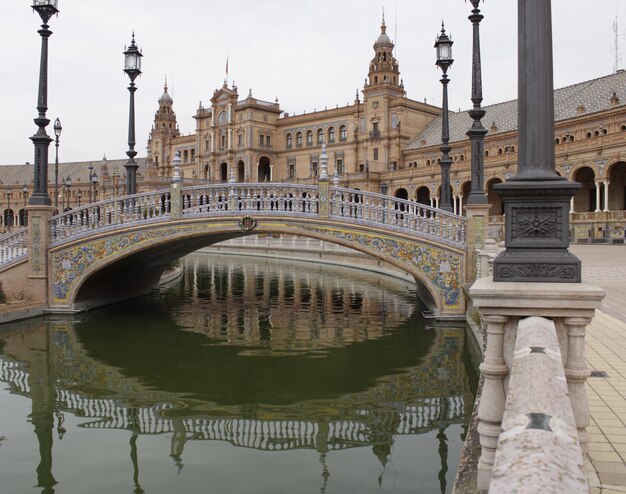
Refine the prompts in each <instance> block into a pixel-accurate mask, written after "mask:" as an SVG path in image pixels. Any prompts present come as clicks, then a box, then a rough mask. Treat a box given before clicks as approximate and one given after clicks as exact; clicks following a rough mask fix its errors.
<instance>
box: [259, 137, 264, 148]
mask: <svg viewBox="0 0 626 494" xmlns="http://www.w3.org/2000/svg"><path fill="white" fill-rule="evenodd" d="M264 142H265V137H264V136H263V135H260V136H259V145H260V146H263V144H264Z"/></svg>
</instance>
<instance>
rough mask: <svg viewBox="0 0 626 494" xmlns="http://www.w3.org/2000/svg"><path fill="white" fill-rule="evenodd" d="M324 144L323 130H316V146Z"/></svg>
mask: <svg viewBox="0 0 626 494" xmlns="http://www.w3.org/2000/svg"><path fill="white" fill-rule="evenodd" d="M322 142H324V130H323V129H317V144H318V145H321V144H322Z"/></svg>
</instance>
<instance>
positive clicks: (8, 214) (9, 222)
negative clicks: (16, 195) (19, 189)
mask: <svg viewBox="0 0 626 494" xmlns="http://www.w3.org/2000/svg"><path fill="white" fill-rule="evenodd" d="M6 193H7V225H6V226H7V232H10V231H11V223H12V221H11V220H12V219H13V215H12V214H11V213H12V211H11V189H10V188H9V187H7V192H6Z"/></svg>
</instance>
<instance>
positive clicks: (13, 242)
mask: <svg viewBox="0 0 626 494" xmlns="http://www.w3.org/2000/svg"><path fill="white" fill-rule="evenodd" d="M27 257H28V228H26V227H24V228H18V229H17V230H14V231H12V232H9V233H6V234H4V235H2V236H0V266H6V265H9V264H13V263H14V262H17V261H19V260H21V259H26V258H27Z"/></svg>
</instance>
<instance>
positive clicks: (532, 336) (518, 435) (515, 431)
mask: <svg viewBox="0 0 626 494" xmlns="http://www.w3.org/2000/svg"><path fill="white" fill-rule="evenodd" d="M508 492H517V493H520V494H523V493H528V494H534V493H536V492H567V493H569V494H582V493H588V492H589V484H588V481H587V476H586V474H585V471H584V467H583V455H582V451H581V448H580V444H579V442H578V432H577V426H576V419H575V417H574V413H573V411H572V405H571V402H570V397H569V395H568V389H567V381H566V378H565V370H564V363H563V358H562V356H561V350H560V347H559V342H558V339H557V334H556V329H555V325H554V322H553V321H551V320H549V319H545V318H542V317H528V318H525V319H521V320H520V321H519V324H518V327H517V338H516V343H515V350H514V355H513V363H512V366H511V372H510V380H509V387H508V392H507V394H506V403H505V406H504V415H503V418H502V432H501V433H500V436H499V439H498V448H497V451H496V456H495V463H494V467H493V476H492V479H491V483H490V485H489V493H490V494H500V493H508Z"/></svg>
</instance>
